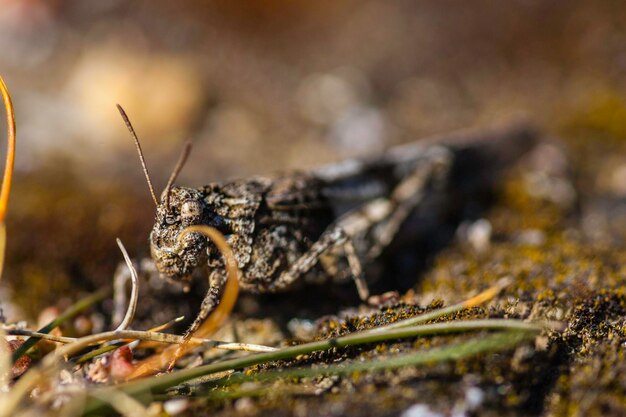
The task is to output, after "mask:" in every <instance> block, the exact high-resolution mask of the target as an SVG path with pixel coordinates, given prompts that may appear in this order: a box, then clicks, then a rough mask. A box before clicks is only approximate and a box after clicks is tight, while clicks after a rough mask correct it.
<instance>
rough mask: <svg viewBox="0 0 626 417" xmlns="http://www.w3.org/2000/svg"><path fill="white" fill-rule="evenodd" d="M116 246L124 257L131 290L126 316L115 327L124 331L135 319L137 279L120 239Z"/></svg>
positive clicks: (137, 294)
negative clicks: (128, 272)
mask: <svg viewBox="0 0 626 417" xmlns="http://www.w3.org/2000/svg"><path fill="white" fill-rule="evenodd" d="M116 242H117V246H119V248H120V250H121V251H122V255H123V256H124V261H126V266H128V270H129V271H130V282H131V285H132V287H131V290H130V300H129V301H128V309H127V310H126V314H125V315H124V319H123V320H122V322H121V323H120V324H119V326H117V329H115V330H125V329H127V328H128V326H129V325H130V323H131V322H132V321H133V318H134V317H135V311H137V299H138V298H139V278H138V277H137V270H136V269H135V267H134V266H133V263H132V261H131V260H130V257H129V256H128V252H126V248H125V247H124V244H123V243H122V241H121V240H120V239H116Z"/></svg>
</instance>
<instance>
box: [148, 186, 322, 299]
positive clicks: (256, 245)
mask: <svg viewBox="0 0 626 417" xmlns="http://www.w3.org/2000/svg"><path fill="white" fill-rule="evenodd" d="M323 185H324V184H323V182H322V181H320V180H318V179H316V178H312V177H310V176H306V175H291V176H288V177H278V178H274V179H270V178H266V177H254V178H249V179H247V180H240V181H234V182H229V183H224V184H210V185H207V186H205V187H203V188H201V189H197V190H196V189H190V188H184V187H174V188H173V189H172V190H171V195H170V206H169V207H167V208H166V207H161V206H160V207H159V208H158V209H157V219H156V223H155V226H154V228H153V230H152V233H151V235H150V243H151V250H152V256H153V259H154V260H155V262H156V265H157V269H158V270H159V271H160V272H161V273H162V274H163V275H164V276H165V277H167V278H168V279H171V280H174V281H183V282H185V281H187V280H189V279H190V278H191V274H192V273H193V272H194V270H196V269H203V270H206V272H207V273H208V274H210V276H211V280H212V281H214V280H216V281H220V280H222V279H225V271H224V263H223V259H222V255H221V254H220V253H219V251H217V248H215V247H214V246H213V245H211V244H210V243H209V242H208V241H207V239H206V238H205V237H203V236H201V235H199V234H191V235H188V236H187V237H186V238H184V240H183V242H182V244H179V243H178V240H177V239H178V235H179V233H180V232H181V231H182V229H184V228H185V227H187V226H191V225H198V224H203V225H208V226H212V227H215V228H216V229H218V230H219V231H220V232H222V233H223V234H224V235H225V236H226V238H227V241H228V243H229V245H230V246H231V248H232V249H233V252H234V255H235V258H236V260H237V264H238V266H239V269H240V270H241V272H242V276H241V277H240V286H241V287H242V289H244V290H247V291H251V292H266V291H270V290H272V289H273V288H272V285H271V284H272V283H273V282H274V281H275V280H276V279H277V278H278V276H279V275H280V273H281V272H282V271H284V270H286V269H287V268H288V267H289V265H292V264H293V263H294V262H295V261H296V260H297V259H298V258H300V257H301V256H302V255H303V254H304V253H305V252H306V251H307V250H308V249H309V248H310V247H311V245H312V244H313V243H314V242H315V241H316V240H317V239H318V238H319V237H320V235H321V234H322V232H324V230H325V229H326V228H327V227H328V225H329V224H330V223H331V222H332V220H333V212H332V209H331V207H330V205H329V203H328V201H327V199H326V198H325V197H324V196H323V195H322V190H323ZM197 203H199V204H197ZM192 204H193V205H195V207H197V208H198V211H196V212H194V214H193V215H189V214H188V210H186V208H187V207H188V206H189V205H192Z"/></svg>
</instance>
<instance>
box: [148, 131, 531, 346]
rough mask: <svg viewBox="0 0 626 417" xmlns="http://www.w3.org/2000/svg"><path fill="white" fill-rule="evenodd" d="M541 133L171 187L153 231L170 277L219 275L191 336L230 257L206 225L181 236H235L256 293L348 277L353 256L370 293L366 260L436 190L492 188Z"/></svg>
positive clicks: (364, 294) (425, 145)
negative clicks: (211, 238) (198, 185)
mask: <svg viewBox="0 0 626 417" xmlns="http://www.w3.org/2000/svg"><path fill="white" fill-rule="evenodd" d="M534 137H535V136H534V132H532V131H529V130H527V129H519V128H515V129H511V130H506V131H501V132H493V133H487V134H482V135H479V136H475V137H471V136H469V137H468V135H459V136H458V137H452V138H444V139H443V140H437V141H435V142H432V141H431V142H428V141H426V142H419V143H416V144H411V145H405V146H402V147H399V148H395V149H391V150H390V151H388V152H386V153H385V154H383V155H381V156H379V157H377V158H372V159H370V160H348V161H345V162H342V163H339V164H334V165H330V166H326V167H322V168H320V169H318V170H314V171H311V172H309V173H291V174H288V175H282V176H278V177H275V178H269V177H252V178H248V179H245V180H237V181H232V182H226V183H222V184H210V185H208V186H205V187H203V188H200V189H191V188H184V187H171V188H170V187H166V191H165V194H164V196H163V197H162V198H161V202H159V203H157V212H156V221H155V225H154V227H153V229H152V232H151V234H150V247H151V254H152V257H153V259H154V261H155V265H156V267H157V270H158V271H159V272H160V274H161V275H162V276H163V277H164V278H166V279H168V280H172V281H177V282H183V283H189V281H190V280H191V279H192V276H193V275H194V272H197V271H200V272H202V273H204V274H208V276H209V283H210V286H209V290H208V293H207V295H206V297H205V299H204V301H203V303H202V307H201V311H200V314H199V315H198V317H197V319H196V320H195V322H194V323H193V324H192V326H191V327H190V329H189V330H188V332H187V334H191V333H192V332H193V331H195V329H197V328H198V327H199V325H200V324H201V323H202V321H203V320H204V319H205V318H206V317H207V316H208V315H209V314H210V312H211V311H212V310H213V309H215V307H217V305H218V303H219V299H220V294H221V290H222V288H223V286H224V283H225V280H226V271H225V268H224V263H223V259H222V255H221V254H220V252H219V251H218V250H217V248H216V247H215V246H214V245H213V244H212V243H211V242H209V241H208V240H207V238H205V237H204V236H202V235H200V234H197V233H190V234H187V235H186V236H185V237H184V238H182V239H179V238H178V236H179V234H180V232H181V231H182V230H183V229H184V228H185V227H188V226H191V225H208V226H212V227H214V228H216V229H218V230H219V231H221V232H222V233H223V234H224V235H225V237H226V239H227V242H228V243H229V245H230V246H231V248H232V250H233V252H234V255H235V258H236V261H237V264H238V266H239V269H240V270H241V273H240V276H239V283H240V286H241V288H242V289H244V290H246V291H250V292H261V293H262V292H275V291H281V290H286V289H289V288H290V287H291V286H292V285H293V284H294V283H295V282H297V281H301V280H303V278H306V277H313V278H320V277H322V278H324V277H326V278H327V277H331V276H336V275H338V274H339V273H343V274H344V275H345V271H346V268H345V267H344V268H339V267H338V265H339V264H341V265H346V264H347V265H348V266H349V268H348V269H349V270H350V274H351V275H352V278H353V279H354V280H355V283H356V284H357V289H358V292H359V295H360V297H361V298H362V299H363V300H367V298H368V295H369V291H368V288H367V285H366V283H365V281H364V279H363V273H362V271H363V269H362V264H368V263H370V262H372V261H373V260H374V259H376V258H377V257H378V256H379V255H380V254H381V252H382V251H383V250H384V249H385V248H386V247H387V246H388V245H389V244H390V243H391V241H392V240H393V239H394V237H395V236H396V234H397V233H398V231H399V230H400V228H401V226H402V225H403V223H404V222H405V221H406V220H407V218H409V217H410V216H411V214H412V213H413V212H414V211H415V210H418V209H419V208H420V207H422V211H426V209H425V207H426V208H427V207H428V205H427V202H428V201H429V200H433V198H432V197H433V196H435V195H445V194H446V193H450V194H454V195H455V198H456V201H457V202H458V200H459V199H463V198H465V197H466V196H467V195H468V194H471V193H472V192H474V190H476V189H478V188H480V187H483V186H488V185H489V184H491V183H492V182H493V181H495V179H496V177H497V174H498V172H499V171H500V170H501V169H502V168H503V167H505V166H507V165H508V164H510V162H512V161H514V160H516V159H517V158H519V157H520V156H521V155H522V154H523V153H524V152H525V151H526V150H527V149H528V148H529V147H530V145H531V144H532V142H533V141H534ZM477 185H478V186H477ZM435 200H436V199H435ZM451 201H453V200H451ZM454 204H455V203H454ZM444 210H446V208H444Z"/></svg>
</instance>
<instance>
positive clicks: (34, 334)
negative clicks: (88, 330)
mask: <svg viewBox="0 0 626 417" xmlns="http://www.w3.org/2000/svg"><path fill="white" fill-rule="evenodd" d="M4 331H5V332H6V334H8V335H10V336H28V337H36V338H38V339H45V340H49V341H51V342H58V343H74V342H75V341H76V340H78V339H76V338H75V337H65V336H55V335H52V334H50V333H41V332H36V331H33V330H27V329H4Z"/></svg>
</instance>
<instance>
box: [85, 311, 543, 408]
mask: <svg viewBox="0 0 626 417" xmlns="http://www.w3.org/2000/svg"><path fill="white" fill-rule="evenodd" d="M541 329H542V326H541V325H538V324H531V323H524V322H522V321H520V320H504V319H496V320H468V321H454V322H445V323H435V324H429V325H423V326H413V327H404V328H399V329H392V330H388V331H384V332H376V333H372V332H360V333H354V334H350V335H347V336H343V337H338V338H332V339H327V340H320V341H316V342H312V343H306V344H302V345H298V346H292V347H288V348H284V349H281V350H279V351H276V352H269V353H261V354H255V355H249V356H244V357H241V358H236V359H232V360H228V361H224V362H219V363H213V364H209V365H204V366H199V367H197V368H192V369H185V370H182V371H178V372H172V373H170V374H166V375H162V376H159V377H156V378H147V379H143V380H138V381H133V382H129V383H126V384H120V385H117V386H115V387H114V388H101V389H100V390H101V391H104V392H106V390H109V389H115V390H122V391H124V392H125V393H126V394H128V395H131V396H133V397H145V396H146V395H147V396H150V395H151V394H154V393H158V392H163V391H164V390H166V389H168V388H170V387H173V386H175V385H178V384H181V383H183V382H186V381H189V380H191V379H194V378H198V377H202V376H205V375H210V374H214V373H218V372H223V371H228V370H231V369H241V368H245V367H248V366H252V365H258V364H261V363H266V362H270V361H275V360H280V359H290V358H294V357H296V356H298V355H303V354H307V353H311V352H315V351H322V350H328V349H331V348H334V347H345V346H355V345H359V344H366V343H375V342H381V341H385V340H394V339H404V338H409V337H416V336H426V335H436V334H449V333H460V332H467V331H477V330H509V331H518V332H522V333H532V334H535V333H537V332H539V331H540V330H541ZM102 406H105V404H104V403H102V402H99V401H97V400H92V401H90V402H89V403H88V405H87V408H86V412H92V411H95V410H97V409H99V408H100V407H102Z"/></svg>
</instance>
